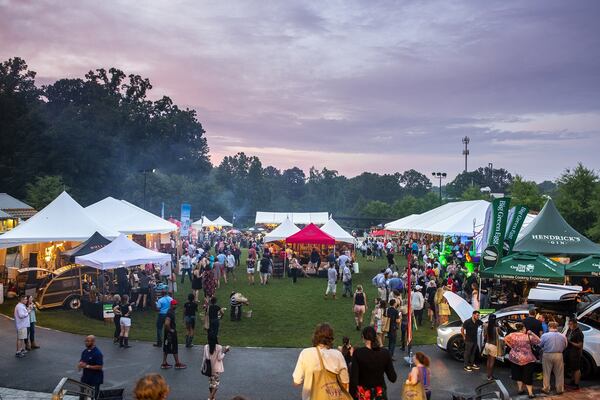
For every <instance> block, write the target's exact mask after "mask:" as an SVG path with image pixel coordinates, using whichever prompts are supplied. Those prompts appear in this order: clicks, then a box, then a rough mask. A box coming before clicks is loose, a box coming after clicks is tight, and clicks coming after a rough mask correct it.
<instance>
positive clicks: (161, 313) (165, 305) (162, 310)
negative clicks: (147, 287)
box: [153, 291, 173, 347]
mask: <svg viewBox="0 0 600 400" xmlns="http://www.w3.org/2000/svg"><path fill="white" fill-rule="evenodd" d="M162 294H163V296H162V297H161V298H160V299H158V301H157V302H156V310H157V311H158V317H157V318H156V343H154V345H153V346H154V347H162V345H163V342H162V330H163V327H164V325H165V319H166V318H167V313H168V312H169V309H170V308H171V300H173V298H172V297H171V296H169V295H168V294H167V293H166V292H164V291H163V292H162Z"/></svg>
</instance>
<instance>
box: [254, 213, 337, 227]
mask: <svg viewBox="0 0 600 400" xmlns="http://www.w3.org/2000/svg"><path fill="white" fill-rule="evenodd" d="M286 218H289V219H290V220H291V221H292V222H293V223H294V224H302V225H308V224H315V225H323V224H324V223H326V222H327V221H328V220H329V213H326V212H307V213H294V212H266V211H257V212H256V219H255V221H254V223H255V224H275V225H279V224H282V223H283V221H285V219H286Z"/></svg>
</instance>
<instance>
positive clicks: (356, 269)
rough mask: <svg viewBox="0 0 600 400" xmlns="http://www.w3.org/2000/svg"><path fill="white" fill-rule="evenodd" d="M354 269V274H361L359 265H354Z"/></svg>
mask: <svg viewBox="0 0 600 400" xmlns="http://www.w3.org/2000/svg"><path fill="white" fill-rule="evenodd" d="M353 267H354V273H355V274H358V273H359V272H360V271H359V269H358V263H354V264H353Z"/></svg>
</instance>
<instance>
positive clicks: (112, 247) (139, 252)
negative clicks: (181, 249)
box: [75, 235, 171, 270]
mask: <svg viewBox="0 0 600 400" xmlns="http://www.w3.org/2000/svg"><path fill="white" fill-rule="evenodd" d="M170 261H171V255H169V254H165V253H159V252H157V251H153V250H150V249H147V248H145V247H143V246H140V245H139V244H137V243H135V242H133V241H131V240H129V239H127V236H125V235H120V236H119V237H117V238H116V239H115V240H113V241H112V242H111V243H109V244H107V245H106V246H104V247H103V248H101V249H100V250H97V251H95V252H93V253H90V254H86V255H83V256H77V257H75V262H76V263H77V264H83V265H87V266H90V267H93V268H97V269H102V270H105V269H112V268H122V267H131V266H134V265H143V264H148V263H153V264H164V263H166V262H170Z"/></svg>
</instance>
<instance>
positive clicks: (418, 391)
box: [402, 382, 427, 400]
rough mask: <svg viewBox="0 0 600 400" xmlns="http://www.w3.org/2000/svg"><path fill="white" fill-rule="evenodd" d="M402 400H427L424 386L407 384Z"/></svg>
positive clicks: (403, 388) (404, 387) (403, 390)
mask: <svg viewBox="0 0 600 400" xmlns="http://www.w3.org/2000/svg"><path fill="white" fill-rule="evenodd" d="M402 400H427V395H426V394H425V388H424V387H423V384H422V383H421V382H419V383H416V384H411V383H405V384H404V386H403V387H402Z"/></svg>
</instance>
